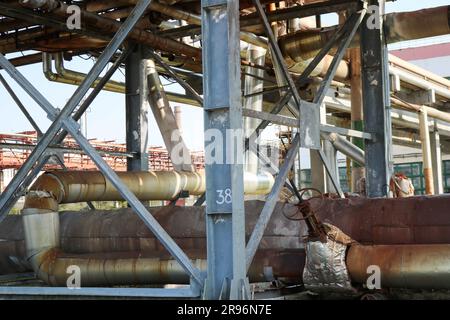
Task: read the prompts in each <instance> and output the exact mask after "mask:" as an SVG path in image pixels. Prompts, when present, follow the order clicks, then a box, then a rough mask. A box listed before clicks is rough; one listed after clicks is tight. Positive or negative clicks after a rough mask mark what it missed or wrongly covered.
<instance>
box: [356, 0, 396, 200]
mask: <svg viewBox="0 0 450 320" xmlns="http://www.w3.org/2000/svg"><path fill="white" fill-rule="evenodd" d="M369 5H370V6H371V7H370V8H371V9H374V8H376V11H378V12H375V13H374V12H370V10H369V14H368V15H366V17H365V19H364V21H363V23H362V24H361V68H362V70H361V78H362V88H363V109H364V127H365V131H366V132H368V133H370V134H372V137H373V139H372V140H366V141H365V142H366V143H365V150H366V186H367V187H366V190H367V196H368V197H371V198H376V197H386V196H388V193H389V179H390V176H391V172H392V162H391V158H392V152H391V148H392V143H391V141H392V129H391V113H390V108H391V107H390V100H389V94H390V93H389V87H388V83H389V81H388V56H387V46H386V39H385V35H384V31H383V19H382V15H381V13H382V12H383V11H384V1H378V0H370V1H369ZM373 19H378V20H379V26H381V27H379V28H378V25H377V23H371V22H373V21H374V20H373Z"/></svg>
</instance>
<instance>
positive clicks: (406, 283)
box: [346, 244, 450, 289]
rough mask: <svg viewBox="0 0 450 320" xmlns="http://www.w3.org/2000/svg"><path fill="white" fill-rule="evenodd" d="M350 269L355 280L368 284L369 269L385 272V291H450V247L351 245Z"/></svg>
mask: <svg viewBox="0 0 450 320" xmlns="http://www.w3.org/2000/svg"><path fill="white" fill-rule="evenodd" d="M346 261H347V267H348V271H349V273H350V277H351V279H352V281H354V282H357V283H363V284H364V283H366V281H367V278H368V277H369V274H368V273H367V268H368V267H369V266H378V267H380V271H381V286H382V288H403V289H450V282H449V281H448V279H449V278H450V245H449V244H434V245H379V246H363V245H359V244H354V245H351V246H350V249H349V251H348V254H347V260H346Z"/></svg>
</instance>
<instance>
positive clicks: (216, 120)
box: [202, 0, 249, 299]
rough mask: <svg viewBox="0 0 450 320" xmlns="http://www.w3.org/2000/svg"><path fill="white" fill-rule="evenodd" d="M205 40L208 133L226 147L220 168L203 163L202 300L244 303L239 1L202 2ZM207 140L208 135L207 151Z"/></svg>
mask: <svg viewBox="0 0 450 320" xmlns="http://www.w3.org/2000/svg"><path fill="white" fill-rule="evenodd" d="M202 39H203V46H202V49H203V75H204V76H203V83H204V84H203V88H204V90H203V91H204V97H205V101H204V109H205V130H214V132H216V133H217V134H219V135H221V137H222V143H217V142H216V145H217V146H218V148H222V149H221V150H222V151H223V154H222V157H219V159H218V162H219V163H217V161H215V160H214V159H211V157H212V156H213V155H212V154H209V152H208V151H207V152H206V157H205V162H206V168H205V171H206V214H207V221H206V228H207V229H206V230H207V238H208V245H207V255H208V269H207V280H206V286H205V292H204V296H205V297H206V298H209V299H217V298H223V299H228V298H231V299H245V298H248V297H249V296H248V290H249V289H248V280H247V279H246V273H247V272H246V271H247V270H246V268H245V212H244V192H243V161H242V158H241V157H243V154H244V147H243V145H241V144H240V143H239V141H243V130H242V122H243V121H242V105H241V79H240V74H241V70H240V41H239V1H237V0H229V1H224V0H203V1H202ZM218 39H220V41H218ZM207 132H209V133H212V131H207ZM230 133H232V135H235V137H236V138H232V139H233V140H234V141H227V140H230V139H227V137H228V136H229V134H230ZM209 139H210V138H209V137H207V136H206V135H205V140H206V141H205V144H206V149H205V150H208V145H209V142H211V141H209ZM236 141H237V145H236V143H235V142H236ZM232 144H233V145H234V146H233V147H231V145H232ZM227 156H228V157H230V156H231V159H230V158H228V159H227ZM216 159H217V158H216Z"/></svg>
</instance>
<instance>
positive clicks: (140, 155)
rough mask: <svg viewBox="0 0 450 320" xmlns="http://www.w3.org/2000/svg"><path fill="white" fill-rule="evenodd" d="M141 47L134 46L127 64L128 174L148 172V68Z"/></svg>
mask: <svg viewBox="0 0 450 320" xmlns="http://www.w3.org/2000/svg"><path fill="white" fill-rule="evenodd" d="M142 52H143V50H142V47H141V46H140V45H135V46H134V48H133V51H132V52H131V53H130V55H129V56H128V57H127V59H126V62H125V82H126V106H125V109H126V112H125V113H126V120H125V121H126V142H127V152H131V153H133V158H128V159H127V169H128V171H147V170H148V168H149V165H148V151H147V146H148V111H149V105H148V102H147V94H146V92H147V68H145V59H144V57H143V53H142Z"/></svg>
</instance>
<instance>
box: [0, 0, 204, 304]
mask: <svg viewBox="0 0 450 320" xmlns="http://www.w3.org/2000/svg"><path fill="white" fill-rule="evenodd" d="M150 3H151V0H141V1H139V2H138V3H137V5H136V7H135V8H134V9H133V11H132V12H131V14H130V15H129V17H128V18H127V20H126V21H125V22H124V23H123V24H122V26H121V28H120V29H119V31H118V32H117V33H116V35H115V36H114V37H113V39H112V40H111V42H110V43H109V44H108V46H107V47H106V48H105V50H104V51H103V53H102V55H101V56H100V57H99V59H98V60H97V61H96V63H95V65H94V66H93V67H92V69H91V71H90V72H89V73H88V75H87V76H86V78H85V80H84V81H83V83H82V84H81V85H80V86H79V87H78V88H77V90H76V91H75V93H74V94H73V95H72V97H71V98H70V99H69V101H68V102H67V104H66V106H65V107H64V108H63V109H62V110H61V111H60V112H58V110H57V109H56V108H54V107H53V106H52V105H51V104H50V103H49V102H48V101H47V99H46V98H45V97H44V96H43V95H42V94H41V93H40V92H39V91H38V90H37V89H36V88H35V87H33V85H32V84H31V83H30V82H29V81H28V80H27V79H26V78H25V77H24V76H23V75H22V74H21V73H20V72H19V71H18V70H17V69H16V68H15V67H14V66H13V65H12V64H11V63H10V62H9V61H8V60H7V59H6V58H5V57H4V56H3V55H1V54H0V65H1V66H2V67H3V69H4V70H5V71H6V72H7V73H8V74H9V75H10V76H11V77H12V78H13V79H14V80H15V81H16V82H17V83H18V84H19V85H20V86H21V87H22V88H23V89H24V90H25V91H26V92H27V93H28V94H29V95H30V96H31V97H32V98H33V99H34V100H35V101H36V102H37V104H38V105H39V106H40V107H41V108H42V109H43V110H44V111H45V112H46V113H47V114H48V117H49V118H50V119H51V120H52V121H53V123H52V125H51V126H50V128H49V129H48V130H47V132H45V133H44V134H43V136H42V138H41V140H40V141H39V142H38V144H37V145H36V147H35V149H34V150H33V152H32V153H31V154H30V156H29V158H28V159H27V161H26V162H25V163H24V165H23V166H22V167H21V168H20V169H19V171H18V172H17V174H16V175H15V176H14V178H13V179H12V181H11V183H10V184H9V185H8V187H7V188H6V189H5V191H4V193H2V195H1V197H0V208H1V212H0V222H1V221H2V220H3V219H4V218H5V216H6V214H7V213H8V212H9V208H11V207H12V205H13V204H14V203H15V202H16V201H17V199H18V197H19V196H20V195H21V194H22V192H23V190H25V189H26V188H28V187H29V185H30V184H31V182H32V181H33V180H34V178H35V177H36V176H37V174H38V173H39V172H40V170H41V169H42V167H43V166H44V165H45V164H46V162H47V161H48V159H49V153H48V152H47V148H48V147H49V146H50V145H51V144H52V143H54V142H57V141H58V140H59V139H58V137H60V135H61V136H64V135H65V134H66V133H69V134H70V135H71V136H72V137H73V138H74V139H75V140H76V141H77V143H78V144H79V145H80V147H81V148H82V149H83V150H84V151H85V152H86V154H87V155H89V156H90V157H91V158H92V160H93V161H94V162H95V164H96V165H97V166H98V168H99V169H100V171H101V172H102V173H103V174H104V175H105V177H106V178H107V179H109V180H110V181H111V183H112V184H113V185H114V186H115V187H116V189H117V190H118V191H119V192H120V194H121V195H122V197H123V198H124V199H125V200H126V201H128V203H129V204H130V206H131V207H132V208H133V209H134V211H135V212H136V213H137V214H138V215H139V216H140V217H141V218H142V220H143V221H144V223H145V224H146V225H147V227H148V228H149V229H150V230H151V231H152V232H153V233H154V234H155V236H156V238H157V239H158V240H159V241H160V242H161V243H162V244H163V245H164V247H165V248H166V249H167V250H168V251H169V252H170V253H171V254H172V256H173V257H174V258H175V259H176V260H177V261H178V263H179V264H180V265H181V266H182V267H183V269H184V270H185V271H186V273H187V274H189V275H190V276H191V287H190V289H189V290H190V291H189V294H188V295H189V296H200V290H199V289H200V288H201V287H202V286H203V282H204V275H203V274H202V272H201V271H200V270H199V269H198V268H196V267H195V266H194V265H193V264H192V262H191V260H190V259H189V258H188V257H187V255H186V254H185V253H184V252H183V250H182V249H181V248H180V247H179V246H178V245H177V244H176V243H175V241H174V240H173V239H172V238H171V237H170V236H169V234H167V232H166V231H165V230H164V229H163V228H162V227H161V225H160V224H159V223H158V222H157V221H156V219H155V218H154V217H153V216H152V215H151V213H150V212H149V211H148V210H147V209H146V208H145V206H144V205H143V204H142V203H141V202H140V201H139V200H138V199H137V198H136V196H135V195H134V194H133V193H132V192H131V191H130V190H129V189H128V188H127V187H126V185H125V184H124V183H123V182H122V181H121V180H120V178H119V177H118V176H117V174H116V173H115V172H114V171H113V170H112V169H111V168H110V167H109V166H108V164H107V163H106V162H105V161H104V160H103V158H102V157H101V156H100V155H99V154H98V152H97V151H96V150H95V149H94V148H93V147H92V146H91V145H90V143H89V141H88V140H87V139H86V138H85V137H84V136H83V135H82V134H81V133H80V130H79V125H78V124H77V122H76V121H75V119H74V118H73V117H72V114H73V113H74V111H75V109H76V107H77V106H78V105H79V104H80V102H81V101H82V99H83V97H84V96H85V95H86V93H87V91H88V90H89V88H90V87H91V86H92V84H93V83H94V81H95V80H96V79H97V78H98V77H99V75H100V73H101V72H102V71H103V69H104V68H105V67H106V65H107V64H108V63H109V61H110V60H111V58H112V57H113V55H114V54H115V53H116V51H117V50H118V49H119V48H120V47H121V45H122V43H123V42H124V40H125V39H126V38H127V36H128V34H129V33H130V31H131V30H132V29H133V28H134V26H135V25H136V23H137V22H138V21H139V19H140V18H141V17H142V15H143V14H144V12H145V11H146V9H147V7H148V6H149V5H150ZM116 63H117V61H116ZM119 63H120V62H119ZM104 79H105V80H106V77H104ZM102 84H103V85H104V84H105V82H103V83H102ZM102 84H100V83H99V85H102ZM99 85H97V88H99V89H97V90H95V91H94V92H93V93H92V94H91V96H90V97H89V98H88V100H87V101H85V104H84V106H83V107H84V108H85V110H86V109H87V107H88V106H89V105H90V103H92V101H93V100H94V99H95V97H96V95H97V94H98V92H99V91H100V90H101V87H99ZM80 109H82V108H80ZM80 109H79V110H78V111H79V113H81V114H82V112H84V111H85V110H81V111H80ZM62 129H63V133H60V131H61V130H62ZM58 133H60V135H58ZM54 290H55V291H56V292H58V290H57V289H54ZM61 290H62V291H59V292H64V291H65V290H64V288H63V289H61ZM66 290H68V289H67V288H66ZM84 290H86V291H89V290H91V289H89V290H87V289H84ZM145 290H147V291H146V296H155V297H157V296H161V295H162V292H161V289H145ZM167 290H172V291H170V292H172V294H170V295H171V296H180V297H186V296H187V295H186V290H185V289H184V290H183V289H167ZM22 291H23V290H22ZM91 291H92V290H91ZM30 292H31V291H30ZM164 292H166V291H164ZM167 292H169V291H167ZM165 294H166V293H165ZM166 295H167V294H166Z"/></svg>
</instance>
